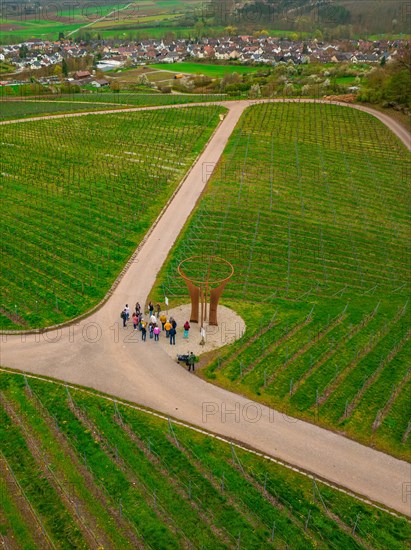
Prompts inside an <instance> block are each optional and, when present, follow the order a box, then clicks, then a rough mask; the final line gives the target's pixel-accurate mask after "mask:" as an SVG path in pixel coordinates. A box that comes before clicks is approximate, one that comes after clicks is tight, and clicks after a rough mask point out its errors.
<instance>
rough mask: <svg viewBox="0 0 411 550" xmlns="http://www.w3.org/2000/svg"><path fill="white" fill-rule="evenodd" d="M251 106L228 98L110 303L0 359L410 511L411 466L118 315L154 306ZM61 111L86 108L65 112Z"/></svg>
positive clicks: (21, 339)
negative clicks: (258, 398) (188, 366)
mask: <svg viewBox="0 0 411 550" xmlns="http://www.w3.org/2000/svg"><path fill="white" fill-rule="evenodd" d="M250 103H256V102H248V101H237V102H223V103H221V104H223V105H225V106H226V107H227V108H228V112H227V115H226V116H225V118H224V120H223V121H222V122H221V123H220V125H219V126H218V128H217V130H216V131H215V133H214V134H213V136H212V138H211V139H210V141H209V143H208V145H207V146H206V148H205V150H204V151H203V153H202V154H201V155H200V157H199V158H198V159H197V162H196V163H195V164H194V165H193V167H192V168H191V170H190V172H189V173H188V175H187V176H186V178H185V179H184V181H183V182H182V184H181V185H180V187H179V189H178V192H177V193H176V194H175V196H174V198H173V199H172V201H171V202H170V203H169V204H168V206H167V208H166V209H165V210H164V211H163V212H162V214H161V215H160V217H159V219H158V220H157V222H156V223H155V224H154V225H153V227H152V228H151V229H150V231H149V233H148V235H147V236H146V238H145V239H144V241H143V244H142V246H140V247H139V250H138V252H137V254H136V255H135V257H134V258H133V261H132V262H131V263H130V265H129V267H128V269H127V270H126V272H125V273H124V275H123V277H122V279H121V281H120V282H119V284H118V286H117V287H116V288H115V291H114V292H113V294H112V296H111V297H110V299H109V300H108V301H107V302H106V303H105V304H104V305H103V307H101V308H100V309H99V310H98V311H96V312H95V313H93V314H92V315H91V316H89V317H87V318H86V319H84V320H82V321H79V322H78V323H77V324H74V325H71V326H65V327H62V328H59V329H55V330H51V331H48V332H44V333H42V334H27V335H10V334H7V335H6V334H3V336H2V337H0V343H1V348H0V349H1V355H0V364H1V365H2V366H5V367H11V368H14V369H18V370H24V371H27V372H30V373H36V374H41V375H47V376H51V377H53V378H56V379H58V380H63V381H66V382H68V383H75V384H80V385H82V386H87V387H90V388H95V389H96V390H100V391H102V392H105V393H108V394H110V395H113V396H116V397H119V398H122V399H126V400H129V401H131V402H134V403H138V404H141V405H143V406H145V407H149V408H151V409H153V410H156V411H160V412H162V413H163V414H165V415H166V416H170V417H173V418H176V419H179V420H182V421H184V422H188V423H191V424H193V425H195V426H199V427H201V428H203V429H205V430H207V431H210V432H213V433H215V434H220V435H222V436H224V437H226V438H229V439H232V440H235V441H237V442H239V443H242V444H244V445H245V446H248V447H251V448H253V449H256V450H258V451H260V452H262V453H264V454H266V455H269V456H271V457H274V458H276V459H278V460H281V461H283V462H285V463H287V464H290V465H293V466H295V467H297V468H299V469H302V470H304V471H307V472H310V473H312V474H314V475H315V476H317V477H319V478H322V479H325V480H327V481H329V482H331V483H333V484H335V485H338V486H340V487H343V488H345V489H347V490H349V491H352V492H353V493H356V494H358V495H361V496H362V497H365V498H367V499H369V500H371V501H373V502H376V503H380V504H382V505H384V506H386V507H388V508H390V509H393V510H395V511H397V512H400V513H403V514H406V515H411V494H410V487H411V465H410V464H407V463H406V462H404V461H401V460H398V459H395V458H393V457H391V456H389V455H386V454H384V453H381V452H378V451H376V450H374V449H372V448H369V447H366V446H363V445H360V444H359V443H356V442H354V441H352V440H350V439H348V438H346V437H344V436H343V435H340V434H336V433H334V432H331V431H328V430H325V429H323V428H319V427H317V426H315V425H313V424H310V423H307V422H303V421H301V420H296V419H292V418H289V417H287V416H285V415H283V414H281V413H278V412H277V411H274V410H272V409H269V408H267V407H265V406H262V405H260V404H258V403H254V402H251V401H250V400H248V399H246V398H244V397H241V396H239V395H236V394H233V393H231V392H228V391H226V390H223V389H222V388H219V387H217V386H214V385H212V384H210V383H207V382H205V381H204V380H202V379H200V378H198V377H196V376H193V374H192V373H189V372H187V371H186V370H185V369H183V368H181V367H180V366H179V365H178V364H177V363H176V362H175V361H174V360H173V359H171V358H170V357H169V356H168V355H167V354H166V353H165V352H164V351H163V350H162V349H161V348H160V347H159V346H154V345H150V344H151V343H146V344H144V343H142V342H141V341H140V339H138V338H134V334H133V331H132V330H131V329H129V328H127V329H123V328H122V327H121V326H120V325H121V322H120V319H119V312H120V311H121V309H122V308H123V307H124V304H125V303H126V302H127V303H131V305H133V304H134V303H135V302H136V301H137V300H138V301H139V302H140V303H141V304H145V303H146V298H147V296H148V294H149V292H150V289H151V288H152V285H153V283H154V281H155V278H156V275H157V273H158V271H159V269H160V268H161V266H162V265H163V263H164V261H165V259H166V257H167V255H168V252H169V250H170V248H171V247H172V245H173V243H174V241H175V240H176V238H177V236H178V234H179V233H180V231H181V229H182V227H183V225H184V223H185V221H186V219H187V217H188V216H189V214H190V213H191V211H192V209H193V208H194V206H195V204H196V201H197V200H198V198H199V197H200V195H201V192H202V191H203V189H204V187H205V185H206V183H207V180H208V178H209V176H210V175H211V172H212V168H213V167H214V166H215V164H216V163H217V161H218V159H219V157H220V156H221V154H222V152H223V150H224V147H225V145H226V143H227V140H228V139H229V137H230V135H231V133H232V131H233V129H234V127H235V125H236V123H237V121H238V120H239V118H240V116H241V114H242V113H243V111H244V109H245V108H246V107H248V106H249V105H250ZM327 103H329V102H327ZM175 107H182V106H173V107H172V108H175ZM350 107H351V106H350ZM354 107H355V108H357V106H354ZM160 108H161V107H160ZM169 108H171V107H169ZM360 109H361V110H368V111H369V112H372V114H374V115H375V116H377V117H378V118H379V119H380V120H382V121H383V122H384V123H385V124H387V126H389V127H390V128H391V130H392V131H394V132H395V133H396V134H397V135H398V136H399V138H400V139H401V140H402V141H403V142H404V143H405V144H406V146H407V148H408V149H409V150H411V147H410V136H409V134H408V133H407V132H406V131H405V130H403V129H402V128H401V126H399V125H398V124H397V123H396V122H395V121H393V120H391V119H390V118H389V117H386V116H385V115H383V114H381V113H377V112H374V111H371V110H370V109H367V108H364V107H360ZM128 110H130V111H135V110H138V109H134V108H133V109H128ZM108 112H110V113H112V112H113V111H108ZM92 114H98V113H97V112H96V113H92ZM100 114H101V112H100ZM61 116H86V115H85V114H84V113H75V114H70V115H56V118H60V117H61ZM27 120H28V119H24V121H27ZM7 122H8V123H12V121H7ZM221 337H222V338H224V334H223V333H222V334H221Z"/></svg>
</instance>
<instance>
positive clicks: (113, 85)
mask: <svg viewBox="0 0 411 550" xmlns="http://www.w3.org/2000/svg"><path fill="white" fill-rule="evenodd" d="M110 89H111V91H112V92H115V93H116V94H118V93H119V92H120V84H119V82H118V80H112V81H111V82H110Z"/></svg>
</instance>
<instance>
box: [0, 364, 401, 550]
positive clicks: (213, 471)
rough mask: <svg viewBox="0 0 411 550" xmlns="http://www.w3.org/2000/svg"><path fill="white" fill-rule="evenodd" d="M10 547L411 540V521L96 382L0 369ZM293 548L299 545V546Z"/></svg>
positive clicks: (4, 534)
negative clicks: (116, 396)
mask: <svg viewBox="0 0 411 550" xmlns="http://www.w3.org/2000/svg"><path fill="white" fill-rule="evenodd" d="M0 419H1V421H0V472H1V475H0V491H1V495H2V508H1V510H0V542H1V544H2V545H3V546H5V547H6V548H8V547H12V548H27V549H29V548H153V549H156V550H160V549H162V548H168V549H170V548H193V547H194V548H204V549H206V548H238V549H240V548H247V549H252V548H255V549H257V548H258V549H261V548H286V547H292V548H293V549H304V550H306V549H307V548H347V549H357V548H358V549H359V548H373V549H385V548H391V549H393V550H395V549H402V548H407V544H408V543H407V541H408V540H409V538H410V535H411V533H410V525H409V523H408V522H407V521H406V520H405V519H401V518H398V517H394V516H391V515H389V514H388V513H385V512H383V511H382V510H379V509H376V508H372V507H370V506H367V505H366V504H363V503H361V502H360V501H357V500H355V499H354V498H352V497H350V496H348V495H346V494H344V493H342V492H339V491H337V490H335V489H332V488H330V487H329V486H326V485H323V484H322V483H321V482H320V481H318V480H316V479H315V478H310V477H305V476H303V475H301V474H297V473H295V472H292V471H291V470H288V469H286V468H284V467H283V466H280V465H278V464H275V463H273V462H270V461H268V460H265V459H263V458H261V457H258V456H256V455H255V454H253V453H249V452H246V451H245V450H242V449H240V448H238V447H235V446H233V445H230V444H228V443H224V442H222V441H219V440H216V439H214V438H211V437H208V436H206V435H204V434H200V433H198V432H196V431H193V430H191V429H188V428H185V427H182V426H180V425H177V424H175V423H174V422H172V421H171V420H168V421H167V420H166V419H160V418H158V417H157V416H153V415H149V414H147V413H146V412H143V411H141V410H136V408H134V407H132V406H128V405H127V404H125V403H119V402H116V401H113V400H111V399H107V398H105V397H103V396H99V395H98V394H93V393H91V392H90V391H84V390H82V389H79V388H74V387H70V388H69V387H67V386H64V385H62V384H60V383H53V382H51V381H50V380H42V379H38V378H28V377H27V378H26V377H25V376H23V375H21V374H19V375H17V374H13V373H11V372H7V371H3V372H2V373H1V374H0ZM289 545H290V546H289Z"/></svg>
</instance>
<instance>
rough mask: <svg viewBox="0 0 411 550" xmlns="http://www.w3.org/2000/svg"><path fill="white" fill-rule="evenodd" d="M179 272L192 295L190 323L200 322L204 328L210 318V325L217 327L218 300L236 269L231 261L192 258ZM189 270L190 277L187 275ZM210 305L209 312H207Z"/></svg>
mask: <svg viewBox="0 0 411 550" xmlns="http://www.w3.org/2000/svg"><path fill="white" fill-rule="evenodd" d="M183 267H184V270H183ZM177 270H178V273H179V274H180V275H181V277H182V278H183V279H184V281H185V283H186V285H187V288H188V291H189V293H190V298H191V316H190V321H191V322H192V323H198V322H199V321H200V323H201V327H203V326H204V321H207V316H208V324H209V325H213V326H217V325H218V322H217V306H218V300H219V299H220V296H221V294H222V293H223V290H224V288H225V286H226V284H227V283H228V281H229V280H230V279H231V277H232V276H233V273H234V267H233V266H232V265H231V263H230V262H229V261H227V260H224V258H220V257H219V256H191V257H190V258H186V259H185V260H183V261H182V262H180V264H179V266H178V268H177ZM188 270H189V275H187V273H186V272H187V271H188ZM208 304H209V312H207V306H208ZM200 305H201V315H199V308H200ZM207 313H208V315H207Z"/></svg>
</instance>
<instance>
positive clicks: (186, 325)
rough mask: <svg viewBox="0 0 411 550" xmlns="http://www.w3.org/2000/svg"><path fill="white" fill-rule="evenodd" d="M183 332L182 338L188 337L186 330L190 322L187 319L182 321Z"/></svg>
mask: <svg viewBox="0 0 411 550" xmlns="http://www.w3.org/2000/svg"><path fill="white" fill-rule="evenodd" d="M183 328H184V334H183V338H188V331H189V330H190V323H189V322H188V321H186V322H185V323H184V326H183Z"/></svg>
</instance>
